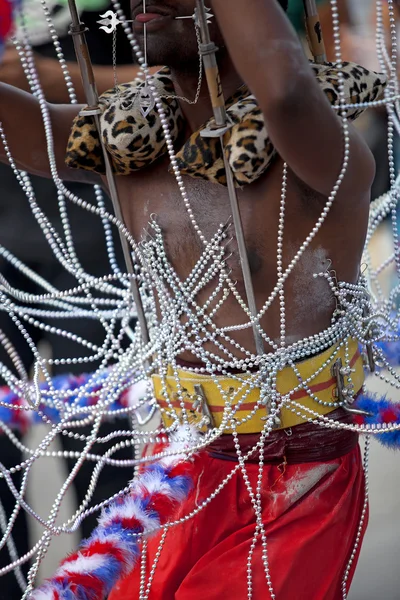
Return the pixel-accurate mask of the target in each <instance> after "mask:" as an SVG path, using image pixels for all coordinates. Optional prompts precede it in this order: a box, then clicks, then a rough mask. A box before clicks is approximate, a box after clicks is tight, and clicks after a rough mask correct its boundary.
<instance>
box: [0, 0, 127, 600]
mask: <svg viewBox="0 0 400 600" xmlns="http://www.w3.org/2000/svg"><path fill="white" fill-rule="evenodd" d="M108 2H109V0H106V3H104V1H102V0H99V1H97V2H93V0H92V1H91V2H88V1H87V0H86V1H85V0H82V1H81V2H79V0H78V2H77V4H78V10H79V12H80V16H81V20H82V21H83V22H84V23H85V25H86V26H87V27H88V31H87V40H88V45H89V51H90V54H91V58H92V61H93V63H94V65H95V66H94V72H95V79H96V82H97V87H98V91H99V93H102V92H104V91H105V90H107V89H110V88H112V87H114V69H113V67H112V61H113V51H112V35H108V34H106V33H105V32H103V31H101V30H100V29H99V25H98V24H97V23H96V21H97V20H98V19H99V18H100V17H99V14H100V13H103V12H104V11H106V10H107V9H109V8H111V9H112V6H110V5H109V4H108ZM46 4H47V6H48V8H49V9H50V13H51V16H52V20H53V23H54V24H55V26H56V28H57V34H58V35H59V38H60V43H61V46H62V50H63V53H64V57H65V59H66V60H67V61H68V63H67V64H68V69H69V73H70V75H71V78H72V82H73V84H74V88H75V90H76V93H77V97H78V102H80V103H84V102H85V98H84V94H83V89H82V83H81V78H80V72H79V68H78V65H77V64H76V62H75V53H74V49H73V40H72V36H70V35H68V27H69V24H70V14H69V10H68V6H67V3H64V2H63V0H47V2H46ZM121 5H122V8H123V10H124V11H125V13H126V14H129V12H130V7H129V0H125V1H124V0H122V1H121ZM24 14H25V25H26V31H27V34H28V39H29V41H30V43H31V44H32V46H33V48H34V58H35V63H36V68H37V71H38V75H39V78H40V82H41V85H42V88H43V90H44V93H45V96H46V99H47V100H48V101H50V102H57V103H69V102H70V98H69V95H68V92H67V87H66V85H65V80H64V77H63V74H62V71H61V68H60V65H59V62H58V59H57V58H56V53H55V50H54V46H53V43H52V39H51V34H50V33H49V29H48V25H47V23H46V20H45V18H44V14H43V11H42V9H41V6H40V2H39V1H38V0H24ZM17 37H18V30H17ZM116 62H117V63H118V69H117V75H118V80H119V81H120V82H124V81H125V82H126V81H131V80H132V79H134V78H135V76H136V73H137V68H136V67H135V66H134V65H133V61H132V51H131V47H130V44H129V42H128V40H127V38H126V36H125V34H124V32H123V30H122V28H120V29H119V31H118V36H117V44H116ZM0 80H1V81H3V82H5V83H9V84H12V85H14V86H17V87H19V88H21V89H24V90H27V91H30V88H29V85H28V82H27V79H26V76H25V74H24V72H23V69H22V66H21V63H20V58H19V56H18V53H17V51H16V50H15V48H14V47H9V48H7V50H6V53H5V56H4V58H3V61H2V63H1V65H0ZM27 134H28V131H27V130H25V131H24V129H23V124H21V136H24V135H27ZM31 181H32V185H33V187H34V190H35V195H36V201H37V203H38V204H39V206H40V208H41V209H42V210H43V211H44V213H45V214H46V215H47V217H48V218H49V220H50V222H51V223H52V225H53V226H54V228H55V229H56V230H57V231H58V232H59V233H61V234H62V223H61V218H60V213H59V208H58V201H57V191H56V187H55V185H54V183H53V181H52V180H46V179H42V178H39V177H31ZM68 188H69V189H70V190H71V191H72V192H73V193H75V194H76V195H78V196H79V197H81V198H83V199H84V200H86V201H88V202H91V203H94V201H95V195H94V191H93V187H92V186H88V185H84V184H74V183H72V184H69V185H68ZM105 200H106V208H107V209H108V210H111V211H112V208H111V203H110V201H109V200H108V199H105ZM66 202H67V212H68V216H69V219H70V224H71V229H72V236H73V240H74V246H75V249H76V253H77V256H78V258H79V259H80V260H81V262H82V265H83V267H84V269H85V270H86V271H87V272H88V273H90V274H92V275H95V276H102V275H105V274H107V273H109V272H110V271H111V268H110V265H109V261H108V257H107V253H106V249H105V241H104V229H103V226H102V223H101V220H100V219H99V217H97V216H94V215H92V214H91V213H89V212H87V211H84V210H82V209H81V208H79V207H77V206H76V205H74V204H73V203H71V202H69V201H68V200H67V201H66ZM88 232H90V235H88ZM0 244H1V245H2V246H4V247H5V248H6V249H7V250H9V251H10V252H12V253H13V254H14V255H15V256H16V257H17V258H18V259H20V260H22V261H23V262H24V263H25V264H26V265H27V266H29V267H30V268H31V269H32V270H33V271H35V272H36V273H38V274H39V275H40V276H42V277H44V278H45V279H46V280H47V281H49V282H50V283H51V284H52V285H53V286H54V287H56V288H57V289H59V290H63V289H68V288H70V287H73V286H75V285H76V284H77V281H76V279H75V278H74V277H72V276H71V275H70V274H69V273H67V271H66V270H65V269H64V268H63V267H62V266H61V265H60V263H59V262H58V261H57V259H56V258H55V256H54V254H53V252H52V251H51V249H50V247H49V245H48V243H47V241H46V239H45V237H44V235H43V232H42V230H41V228H40V227H39V225H38V223H37V221H36V219H35V218H34V217H33V215H32V212H31V209H30V206H29V202H28V199H27V197H26V195H25V193H24V192H23V190H22V189H21V187H20V186H19V184H18V182H17V180H16V178H15V175H14V173H13V171H12V169H11V168H9V167H7V166H5V165H2V164H0ZM115 246H116V250H117V254H118V258H119V263H120V265H121V268H122V269H123V268H124V267H123V261H122V259H121V255H122V253H121V252H120V251H119V252H118V250H119V248H120V246H119V241H118V238H117V237H116V244H115ZM0 273H1V274H2V275H3V276H4V277H5V278H6V280H7V281H8V282H9V283H10V285H11V286H13V287H16V288H18V289H21V290H23V291H26V292H29V293H34V294H35V293H42V292H43V290H42V288H40V287H39V286H37V285H35V284H34V283H33V282H31V281H30V280H28V279H27V278H26V277H24V276H23V275H21V274H20V273H19V272H18V271H17V270H16V269H15V268H13V267H12V266H11V265H10V263H9V262H8V261H6V260H4V259H3V258H0ZM47 322H48V323H49V324H50V325H54V326H55V327H60V328H64V327H66V328H67V329H69V330H70V331H72V332H73V333H75V334H78V335H81V336H82V337H83V338H85V339H89V340H90V341H91V342H92V343H93V344H97V345H99V346H101V345H102V342H103V339H104V329H103V328H102V326H101V325H100V323H98V322H97V321H95V320H89V319H87V320H83V319H71V320H68V323H67V324H65V322H62V321H56V320H52V321H50V320H48V321H47ZM27 329H28V331H29V333H30V335H31V336H32V339H33V340H34V342H35V344H38V343H39V342H41V341H43V340H45V341H46V342H48V344H49V345H50V349H51V356H52V358H62V357H71V358H74V357H79V356H83V355H85V353H88V351H87V350H86V349H85V348H84V347H82V346H81V345H78V344H76V343H74V342H73V341H71V340H68V339H66V338H63V337H60V336H57V335H52V334H50V333H47V332H45V331H41V330H38V329H37V328H33V327H29V325H27ZM0 331H2V332H4V334H5V335H6V336H7V337H8V338H9V339H10V341H11V342H12V344H13V345H14V346H15V348H16V350H17V352H18V354H19V356H20V357H21V359H22V361H23V363H24V366H25V368H26V370H27V371H28V372H29V370H30V369H31V367H32V363H33V356H32V352H31V351H30V349H29V347H28V345H27V343H26V341H25V340H24V339H23V337H22V335H21V333H20V332H19V330H18V329H17V327H16V326H15V324H14V323H13V322H12V320H11V319H10V317H9V316H8V313H7V312H5V311H0ZM89 352H90V351H89ZM0 360H2V361H3V362H5V364H6V365H7V366H8V367H9V368H10V369H12V368H13V366H12V363H11V362H10V360H9V358H8V356H7V354H6V353H5V351H4V350H3V348H2V347H1V348H0ZM96 366H97V365H96V364H95V363H88V364H81V365H79V364H78V365H64V366H63V365H58V366H54V368H53V375H59V374H62V373H73V374H78V373H81V372H82V371H91V370H93V369H94V368H95V367H96ZM0 385H1V382H0ZM118 427H119V428H121V429H129V428H130V423H129V420H128V419H121V420H119V423H118ZM113 429H115V425H113V424H111V423H110V424H105V425H103V426H102V429H101V431H100V433H99V435H101V436H105V435H107V434H108V433H109V432H110V431H111V430H113ZM88 432H89V429H82V430H80V433H84V434H88ZM59 437H60V442H61V444H62V447H63V450H66V451H73V450H81V449H82V447H83V444H82V443H79V442H76V441H75V440H71V439H70V438H68V437H65V436H59ZM107 447H108V446H107ZM105 448H106V446H105V445H102V446H101V448H100V447H98V446H97V447H96V446H94V447H93V450H92V451H93V452H94V453H96V451H97V450H99V453H103V452H104V451H105ZM100 451H101V452H100ZM0 454H1V459H0V460H1V461H2V463H3V464H4V465H5V466H6V467H7V468H10V467H12V466H15V465H16V464H18V463H20V462H22V460H24V458H25V456H23V454H22V453H21V451H20V450H19V449H18V448H17V447H16V446H15V445H14V444H13V443H12V442H11V441H10V440H9V438H8V437H7V436H6V435H3V434H1V433H0ZM114 457H116V458H132V451H131V450H125V451H120V452H119V453H116V454H115V455H114ZM75 462H76V459H67V464H68V470H69V471H71V470H72V468H73V467H74V465H75ZM93 467H94V463H89V464H87V463H85V464H84V465H83V467H82V468H81V470H80V471H79V473H78V475H77V477H76V478H75V481H74V486H73V489H74V492H75V495H76V500H77V502H78V503H79V504H80V503H81V502H82V500H83V498H84V496H85V494H86V492H87V488H88V484H89V480H90V477H91V474H92V472H93ZM132 475H133V473H132V469H130V468H123V469H122V468H121V469H115V468H114V469H113V470H112V474H111V467H109V466H105V467H104V469H103V471H102V474H101V476H100V479H99V481H98V484H97V486H96V491H95V493H94V496H93V498H92V504H93V503H94V504H97V503H98V502H101V501H102V500H104V499H106V498H108V497H109V496H112V495H113V494H115V493H116V492H118V491H119V490H120V489H122V488H123V487H125V486H126V484H127V482H128V481H129V480H130V479H131V478H132ZM14 483H15V485H16V487H17V489H18V488H19V485H20V483H21V473H17V474H15V475H14ZM0 501H1V503H2V505H3V507H4V510H5V513H6V515H7V517H8V518H9V517H10V515H11V513H12V511H13V509H14V506H15V499H14V496H13V495H12V494H11V492H10V491H9V489H8V486H7V485H6V483H5V482H4V480H1V481H0ZM96 521H97V515H91V516H90V517H89V518H88V519H86V520H85V521H84V522H83V523H82V527H81V534H82V535H83V537H88V536H89V535H90V533H91V531H92V530H93V528H94V526H95V524H96ZM12 534H13V539H14V542H15V544H16V547H17V551H18V554H19V555H20V556H21V555H23V554H25V553H26V552H27V551H28V550H29V548H30V542H29V534H28V523H27V517H26V514H25V512H24V510H20V512H19V515H18V518H17V520H16V523H15V525H14V528H13V531H12ZM0 537H1V536H0ZM9 562H10V557H9V554H8V550H7V548H6V547H5V548H4V549H2V550H1V551H0V567H2V566H4V565H6V564H9ZM23 571H24V572H25V573H26V571H27V568H25V569H23ZM0 581H1V585H0V600H17V599H18V598H20V597H21V596H22V591H21V589H20V587H19V585H18V583H17V580H16V578H15V576H14V574H13V573H12V572H11V573H9V574H7V575H4V576H3V577H1V579H0Z"/></svg>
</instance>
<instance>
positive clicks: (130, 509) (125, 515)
mask: <svg viewBox="0 0 400 600" xmlns="http://www.w3.org/2000/svg"><path fill="white" fill-rule="evenodd" d="M132 517H134V518H135V519H137V520H138V521H139V522H140V524H141V525H142V527H143V530H144V531H153V530H154V529H157V528H158V527H159V526H160V523H159V520H158V518H150V517H149V516H148V515H147V514H146V512H145V510H144V508H143V506H142V503H141V501H140V500H138V499H137V498H131V497H129V496H128V497H127V498H126V499H125V501H124V503H123V504H120V505H114V506H111V507H110V510H109V511H108V513H107V514H103V515H102V516H101V517H100V519H99V526H100V527H109V526H110V525H111V523H112V521H113V520H114V519H119V520H120V519H131V518H132Z"/></svg>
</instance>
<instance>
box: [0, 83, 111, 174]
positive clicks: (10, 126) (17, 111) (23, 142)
mask: <svg viewBox="0 0 400 600" xmlns="http://www.w3.org/2000/svg"><path fill="white" fill-rule="evenodd" d="M47 106H48V108H49V113H50V119H51V124H52V131H53V140H54V154H55V158H56V163H57V168H58V173H59V175H60V177H61V178H62V179H65V180H66V181H82V182H84V183H99V181H100V179H99V177H98V176H97V175H96V174H93V173H91V172H86V171H80V170H75V169H68V168H67V167H66V165H65V161H64V159H65V153H66V148H67V143H68V137H69V134H70V130H71V125H72V121H73V119H74V117H75V116H76V115H77V113H78V112H79V110H80V109H81V108H82V107H81V106H79V105H77V104H69V105H68V104H60V105H56V104H48V105H47ZM0 122H1V123H2V126H3V129H4V133H5V135H6V139H7V142H8V145H9V148H10V152H11V155H12V157H13V159H14V161H15V162H16V164H17V166H18V167H19V168H20V169H23V170H25V171H28V172H29V173H32V174H34V175H40V176H42V177H51V173H50V166H49V159H48V154H47V141H46V136H45V131H44V125H43V120H42V115H41V112H40V107H39V102H38V101H37V99H36V98H35V97H34V96H32V95H31V94H28V93H27V92H23V91H21V90H18V89H16V88H14V87H12V86H10V85H7V84H5V83H0ZM0 160H1V162H4V163H6V164H9V163H8V159H7V156H6V153H5V150H4V146H3V144H2V143H0Z"/></svg>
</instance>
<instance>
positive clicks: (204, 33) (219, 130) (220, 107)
mask: <svg viewBox="0 0 400 600" xmlns="http://www.w3.org/2000/svg"><path fill="white" fill-rule="evenodd" d="M208 18H209V15H208V14H207V10H206V7H205V5H204V0H196V20H197V24H198V26H199V29H200V35H201V42H202V43H201V45H200V52H201V54H202V56H203V62H204V70H205V75H206V78H207V84H208V90H209V93H210V98H211V104H212V107H213V112H214V120H215V127H212V128H207V129H204V130H202V131H201V135H202V137H214V138H219V139H220V142H221V146H222V154H223V157H224V164H225V171H226V179H227V186H228V193H229V201H230V205H231V210H232V219H233V224H234V227H235V235H236V241H237V245H238V250H239V258H240V264H241V267H242V272H243V280H244V285H245V289H246V296H247V303H248V306H249V310H250V314H251V316H252V317H253V318H256V317H257V314H258V313H257V305H256V300H255V294H254V288H253V282H252V278H251V271H250V265H249V259H248V256H247V248H246V242H245V238H244V233H243V226H242V220H241V216H240V210H239V203H238V198H237V194H236V188H235V183H234V180H233V174H232V171H231V168H230V165H229V162H228V160H227V158H226V154H225V145H224V135H225V133H226V132H227V131H229V129H230V128H231V127H232V124H231V123H230V121H229V118H228V115H227V113H226V109H225V99H224V95H223V91H222V85H221V80H220V75H219V70H218V66H217V59H216V52H217V50H218V48H217V46H216V45H215V44H214V42H212V41H211V39H210V33H209V29H208ZM253 334H254V341H255V345H256V351H257V354H258V355H259V356H262V355H263V354H264V343H263V339H262V337H261V334H260V332H259V330H258V327H257V323H253Z"/></svg>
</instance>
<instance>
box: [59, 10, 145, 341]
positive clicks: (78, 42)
mask: <svg viewBox="0 0 400 600" xmlns="http://www.w3.org/2000/svg"><path fill="white" fill-rule="evenodd" d="M68 5H69V10H70V13H71V21H72V23H71V26H70V34H71V35H72V36H73V41H74V47H75V53H76V58H77V61H78V64H79V68H80V72H81V78H82V83H83V89H84V93H85V96H86V102H87V104H88V106H87V107H86V108H84V109H83V110H82V111H81V114H82V115H84V116H93V119H94V122H95V125H96V128H97V131H98V134H99V139H100V143H101V148H102V151H103V157H104V164H105V169H106V178H107V183H108V188H109V193H110V198H111V201H112V204H113V208H114V212H115V216H116V217H117V219H118V220H119V221H121V223H123V222H124V221H123V217H122V212H121V206H120V202H119V198H118V191H117V186H116V184H115V178H114V173H113V170H112V167H111V163H110V158H109V156H108V153H107V149H106V147H105V145H104V142H103V138H102V135H101V127H100V115H101V110H100V108H99V96H98V93H97V88H96V83H95V79H94V74H93V67H92V63H91V60H90V55H89V49H88V46H87V42H86V36H85V32H86V31H87V29H86V27H85V25H84V24H83V23H81V21H80V19H79V15H78V11H77V8H76V3H75V0H68ZM120 240H121V245H122V250H123V253H124V259H125V264H126V268H127V271H128V273H130V274H133V275H134V274H135V269H134V264H133V260H132V256H131V252H130V248H129V244H128V240H127V239H126V238H125V236H124V235H123V234H122V233H121V232H120ZM130 287H131V292H132V297H133V300H134V302H135V307H136V311H137V317H138V321H139V326H140V330H141V334H142V339H143V342H144V343H145V344H147V343H148V342H149V339H150V338H149V331H148V326H147V321H146V316H145V313H144V308H143V303H142V299H141V296H140V291H139V285H138V283H137V281H136V279H134V278H131V280H130Z"/></svg>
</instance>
